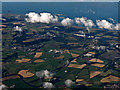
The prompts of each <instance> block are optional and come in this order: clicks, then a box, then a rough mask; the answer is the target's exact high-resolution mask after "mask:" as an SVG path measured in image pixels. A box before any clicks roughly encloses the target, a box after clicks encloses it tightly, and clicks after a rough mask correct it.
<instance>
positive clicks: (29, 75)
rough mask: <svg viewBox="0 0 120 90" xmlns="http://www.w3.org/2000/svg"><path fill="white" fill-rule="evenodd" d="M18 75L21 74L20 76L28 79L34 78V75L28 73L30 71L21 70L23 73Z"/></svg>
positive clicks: (20, 72)
mask: <svg viewBox="0 0 120 90" xmlns="http://www.w3.org/2000/svg"><path fill="white" fill-rule="evenodd" d="M18 74H20V75H21V76H23V77H24V78H28V77H32V76H34V74H33V73H30V72H28V70H21V71H19V72H18Z"/></svg>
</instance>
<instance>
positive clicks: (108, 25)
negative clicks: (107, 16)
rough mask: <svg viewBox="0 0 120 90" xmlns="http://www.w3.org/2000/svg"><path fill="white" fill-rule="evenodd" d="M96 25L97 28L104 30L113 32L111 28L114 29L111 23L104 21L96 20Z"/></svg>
mask: <svg viewBox="0 0 120 90" xmlns="http://www.w3.org/2000/svg"><path fill="white" fill-rule="evenodd" d="M96 24H97V26H98V27H99V28H104V29H108V30H113V27H114V25H113V24H112V23H109V22H108V21H106V20H96Z"/></svg>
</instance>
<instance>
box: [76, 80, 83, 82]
mask: <svg viewBox="0 0 120 90" xmlns="http://www.w3.org/2000/svg"><path fill="white" fill-rule="evenodd" d="M81 81H84V79H76V82H81Z"/></svg>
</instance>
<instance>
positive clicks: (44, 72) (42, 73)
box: [36, 70, 53, 78]
mask: <svg viewBox="0 0 120 90" xmlns="http://www.w3.org/2000/svg"><path fill="white" fill-rule="evenodd" d="M36 76H37V77H39V78H43V77H44V76H45V77H46V78H49V77H52V76H53V73H51V72H49V71H48V70H41V71H39V72H36Z"/></svg>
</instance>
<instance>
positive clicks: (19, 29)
mask: <svg viewBox="0 0 120 90" xmlns="http://www.w3.org/2000/svg"><path fill="white" fill-rule="evenodd" d="M14 31H20V32H21V31H22V27H19V26H15V27H14Z"/></svg>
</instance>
